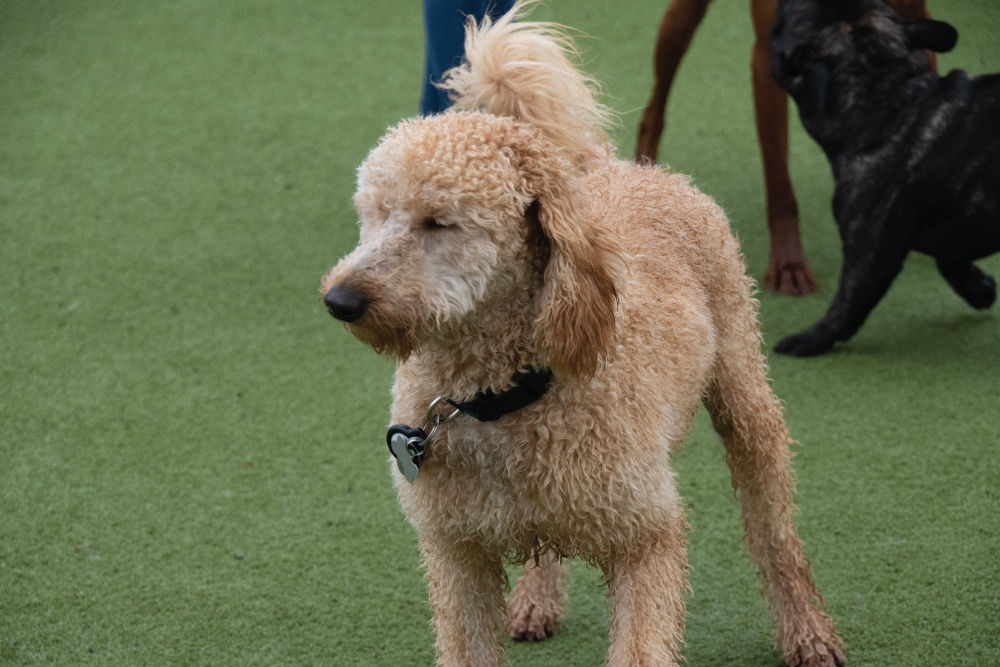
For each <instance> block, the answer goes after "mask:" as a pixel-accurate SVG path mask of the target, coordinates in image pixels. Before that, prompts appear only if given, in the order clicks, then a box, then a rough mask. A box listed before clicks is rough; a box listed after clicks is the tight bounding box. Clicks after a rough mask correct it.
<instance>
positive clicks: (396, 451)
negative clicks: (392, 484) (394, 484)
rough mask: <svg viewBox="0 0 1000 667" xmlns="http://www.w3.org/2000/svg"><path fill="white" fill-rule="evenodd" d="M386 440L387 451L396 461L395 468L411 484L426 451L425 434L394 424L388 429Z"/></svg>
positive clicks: (416, 429) (415, 429)
mask: <svg viewBox="0 0 1000 667" xmlns="http://www.w3.org/2000/svg"><path fill="white" fill-rule="evenodd" d="M386 439H387V440H388V444H389V451H390V452H392V456H393V458H395V459H396V467H397V468H399V472H400V473H402V475H403V477H405V478H406V481H407V482H410V483H411V484H412V483H413V480H415V479H416V478H417V475H418V474H419V473H420V463H421V461H423V459H424V452H425V451H426V449H427V448H426V446H425V442H426V441H427V434H426V433H424V430H423V429H420V428H413V427H410V426H405V425H403V424H396V425H395V426H393V427H392V428H390V429H389V433H388V434H387V438H386Z"/></svg>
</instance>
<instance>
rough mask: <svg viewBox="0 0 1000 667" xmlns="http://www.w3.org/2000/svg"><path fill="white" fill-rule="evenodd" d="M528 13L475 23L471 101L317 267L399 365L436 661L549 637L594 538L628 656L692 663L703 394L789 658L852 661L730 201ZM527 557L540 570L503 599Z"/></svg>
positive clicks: (377, 190)
mask: <svg viewBox="0 0 1000 667" xmlns="http://www.w3.org/2000/svg"><path fill="white" fill-rule="evenodd" d="M519 12H523V5H521V6H520V7H516V8H515V9H514V10H512V12H511V13H510V14H508V15H506V16H504V17H503V18H502V19H500V20H498V21H496V22H495V23H491V22H490V21H489V20H487V21H484V22H483V24H482V25H480V26H478V27H477V26H475V25H473V24H470V26H469V29H468V32H467V43H466V52H467V62H466V63H465V64H463V65H462V66H461V67H459V68H456V69H455V70H452V71H451V73H450V74H449V76H448V77H447V78H446V81H445V82H444V84H443V85H444V86H445V87H446V88H448V89H449V90H450V92H451V95H452V96H453V98H454V99H455V103H456V107H457V110H452V111H449V112H447V113H444V114H441V115H436V116H430V117H425V118H418V119H414V120H408V121H404V122H402V123H401V124H400V125H399V126H397V127H396V128H394V129H392V130H391V131H389V133H388V134H387V135H386V136H385V137H384V138H383V139H382V140H381V142H380V143H379V145H378V146H377V147H376V148H375V149H374V150H372V152H371V153H370V154H369V156H368V158H367V159H366V160H365V162H364V164H362V166H361V168H360V170H359V173H358V187H357V193H356V194H355V197H354V203H355V206H356V208H357V210H358V212H359V214H360V217H361V234H360V241H359V244H358V246H357V247H356V248H355V249H354V250H353V251H352V252H351V253H350V254H348V255H347V256H346V257H344V258H343V259H342V260H341V261H340V262H339V263H338V264H337V265H336V266H335V267H334V268H333V269H331V270H330V272H329V273H328V274H327V275H326V276H325V277H324V279H323V281H322V290H323V293H324V294H325V302H326V305H327V308H328V310H329V311H330V313H331V314H332V315H333V316H334V317H336V318H338V319H340V320H343V321H344V322H346V323H347V326H348V328H349V329H350V331H351V332H352V333H353V334H354V335H355V336H356V337H357V338H359V339H360V340H361V341H363V342H364V343H367V344H368V345H370V346H372V347H373V348H374V349H375V350H377V351H379V352H381V353H385V354H390V355H393V356H394V357H396V358H397V359H398V361H399V363H398V367H397V371H396V380H395V384H394V387H393V406H392V418H393V420H394V421H395V422H398V424H397V425H396V426H393V427H392V428H391V429H390V431H389V435H388V437H387V441H388V444H389V446H390V449H391V450H392V451H393V455H394V456H395V457H396V464H395V466H394V471H393V475H394V480H395V484H396V487H397V489H398V495H399V501H400V504H401V505H402V507H403V510H404V511H405V513H406V516H407V517H408V518H409V520H410V522H411V523H412V524H413V526H414V527H415V528H416V530H417V533H418V536H419V541H420V548H421V553H422V556H423V562H424V565H425V567H426V575H427V580H428V582H429V591H430V601H431V606H432V609H433V619H434V626H435V629H436V633H437V642H436V648H437V654H438V661H439V663H440V664H442V665H463V666H464V665H499V664H501V663H502V661H503V651H504V647H503V641H502V636H501V635H502V630H503V627H504V625H505V623H506V625H507V630H508V632H509V633H510V634H511V635H513V636H514V637H517V638H521V639H542V638H544V637H546V636H548V635H549V634H551V633H552V632H554V631H555V630H556V628H557V625H558V622H559V618H560V616H561V615H562V613H563V610H564V607H565V602H566V599H565V598H566V595H565V590H564V576H563V572H562V563H561V561H562V559H563V558H568V557H574V556H576V557H580V558H583V559H585V560H586V561H587V562H589V563H592V564H594V565H597V566H598V567H600V568H601V570H602V571H603V574H604V577H605V580H606V582H607V585H608V587H609V591H610V594H611V596H612V599H613V610H612V617H611V628H610V637H611V645H610V649H609V651H608V655H607V662H608V664H611V665H673V664H676V663H677V661H678V660H679V659H680V648H679V647H680V644H681V643H682V638H681V636H682V629H683V622H684V592H685V589H686V587H687V583H686V572H687V560H686V551H685V546H686V539H685V530H686V524H685V519H684V509H683V506H682V503H681V499H680V498H679V497H678V493H677V489H676V486H675V484H674V474H673V472H671V469H670V455H671V453H672V452H673V451H674V450H676V449H677V448H678V447H680V446H681V444H682V443H683V441H684V439H685V435H686V433H687V431H688V428H689V425H690V423H691V420H692V418H693V416H694V414H695V412H696V410H697V408H698V405H699V402H704V404H705V405H706V406H707V408H708V410H709V412H710V413H711V417H712V420H713V423H714V425H715V428H716V429H717V430H718V432H719V433H720V434H721V436H722V439H723V442H724V444H725V448H726V459H727V462H728V464H729V466H730V468H731V470H732V480H733V485H734V487H735V489H736V492H737V494H738V496H739V500H740V503H741V507H742V516H743V520H744V524H745V536H746V542H747V545H748V547H749V550H750V553H751V554H752V556H753V557H754V559H756V561H757V563H758V565H759V567H760V573H761V577H762V579H763V582H764V589H765V591H766V595H767V598H768V599H769V601H770V603H771V607H772V609H773V611H774V613H775V615H776V616H777V622H778V631H777V643H778V644H779V645H780V648H781V651H782V655H783V657H784V659H785V661H786V662H787V663H788V664H790V665H834V664H838V663H841V662H843V660H844V653H843V650H842V643H841V640H840V638H839V637H838V636H837V633H836V631H835V630H834V627H833V623H832V621H831V620H830V618H829V617H828V616H827V615H826V614H825V613H824V612H823V611H822V610H821V608H820V605H821V601H820V596H819V593H818V592H817V590H816V587H815V585H814V584H813V581H812V578H811V575H810V572H809V563H808V561H807V560H806V558H805V556H804V555H803V550H802V542H801V540H800V539H799V537H798V534H797V533H796V530H795V527H794V526H793V525H792V514H793V511H794V506H793V502H792V487H793V481H792V470H791V465H790V458H791V455H790V453H789V448H788V443H789V435H788V431H787V428H786V426H785V422H784V419H783V418H782V412H781V406H780V404H779V402H778V400H777V399H776V398H775V396H774V394H773V393H772V391H771V389H770V387H769V385H768V380H767V377H766V374H765V373H766V369H765V360H764V358H763V357H762V354H761V336H760V333H759V327H758V323H757V303H756V301H755V300H754V299H753V297H752V296H751V290H752V283H751V281H750V279H749V278H748V277H747V275H746V271H745V268H744V266H743V262H742V258H741V256H740V250H739V247H738V245H737V242H736V240H735V239H734V238H733V236H732V234H731V233H730V230H729V227H728V223H727V221H726V218H725V216H724V214H723V212H722V211H721V210H720V209H719V207H718V206H717V205H716V204H715V203H714V202H713V201H712V200H711V199H710V198H709V197H707V196H706V195H704V194H702V193H701V192H699V191H697V190H696V189H695V188H694V187H692V186H691V184H690V183H689V180H688V178H687V177H685V176H682V175H679V174H673V173H669V172H667V171H665V170H663V169H661V168H659V167H656V166H638V165H635V164H633V163H631V162H626V161H622V160H618V159H616V158H615V157H614V148H613V146H612V145H611V143H610V141H609V139H608V137H607V135H606V133H605V130H604V127H605V126H606V121H607V119H608V116H609V113H608V112H607V110H606V109H605V108H604V107H602V106H601V105H600V104H598V103H597V102H596V101H595V97H594V93H593V87H594V84H593V82H592V81H591V80H590V79H589V78H588V77H586V76H585V75H583V74H581V73H580V71H579V70H578V69H577V68H576V67H575V65H574V63H575V62H576V54H575V52H574V51H573V47H572V44H571V42H570V40H569V39H568V38H567V37H566V36H565V33H563V32H561V31H560V29H559V28H558V27H555V26H552V25H549V24H541V23H532V22H514V19H515V18H516V17H517V14H518V13H519ZM446 403H447V404H446ZM449 404H450V405H449ZM443 408H444V409H443ZM510 560H513V561H515V562H518V563H521V564H524V571H523V574H522V575H521V577H520V579H519V580H518V582H517V584H516V585H515V587H514V589H513V591H512V592H511V595H510V600H509V602H508V604H507V606H506V610H507V612H506V618H505V613H504V609H505V605H504V592H505V588H506V587H507V578H506V574H505V569H504V563H505V562H507V561H510Z"/></svg>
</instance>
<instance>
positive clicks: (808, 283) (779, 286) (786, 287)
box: [764, 255, 819, 296]
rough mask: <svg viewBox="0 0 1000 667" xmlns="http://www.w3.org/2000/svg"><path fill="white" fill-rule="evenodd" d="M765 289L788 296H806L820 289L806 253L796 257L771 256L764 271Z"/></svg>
mask: <svg viewBox="0 0 1000 667" xmlns="http://www.w3.org/2000/svg"><path fill="white" fill-rule="evenodd" d="M764 289H767V290H771V291H772V292H777V293H778V294H785V295H787V296H806V295H808V294H813V293H814V292H816V290H818V289H819V285H818V284H817V282H816V276H815V275H813V272H812V269H811V268H810V267H809V264H808V263H807V262H806V258H805V255H801V256H800V257H798V258H795V259H782V258H775V257H773V256H772V257H771V260H770V263H769V264H768V266H767V271H766V272H765V273H764Z"/></svg>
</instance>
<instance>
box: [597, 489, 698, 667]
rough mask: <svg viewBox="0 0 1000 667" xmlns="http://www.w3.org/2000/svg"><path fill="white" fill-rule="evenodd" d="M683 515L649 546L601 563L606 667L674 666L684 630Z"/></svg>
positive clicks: (625, 549) (684, 545) (623, 553)
mask: <svg viewBox="0 0 1000 667" xmlns="http://www.w3.org/2000/svg"><path fill="white" fill-rule="evenodd" d="M684 527H685V523H684V518H683V513H682V511H681V510H680V508H678V510H677V516H676V517H675V519H674V520H673V521H672V522H671V524H670V525H669V526H665V527H664V530H662V531H661V532H660V533H659V534H657V535H655V536H653V537H652V538H651V541H650V542H649V543H648V544H643V545H641V546H632V547H627V548H624V549H623V552H622V553H620V554H617V555H616V556H615V557H614V558H612V559H610V560H608V561H606V562H604V563H602V567H603V569H604V574H605V577H606V578H607V581H608V586H609V588H610V592H611V595H612V596H613V597H614V607H613V608H612V612H611V632H610V635H611V646H610V648H609V649H608V660H607V664H608V665H609V666H610V667H626V666H629V667H632V666H642V667H646V666H649V665H657V666H659V665H676V664H678V660H679V659H680V643H681V636H682V634H683V630H684V596H683V594H684V590H685V589H686V588H687V549H686V537H685V534H684Z"/></svg>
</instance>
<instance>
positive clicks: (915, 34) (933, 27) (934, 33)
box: [903, 19, 958, 53]
mask: <svg viewBox="0 0 1000 667" xmlns="http://www.w3.org/2000/svg"><path fill="white" fill-rule="evenodd" d="M903 31H904V32H905V33H906V38H907V39H908V40H910V44H911V45H913V46H914V47H915V48H918V49H926V50H927V51H936V52H937V53H946V52H948V51H951V50H952V49H953V48H955V44H956V43H957V42H958V31H957V30H955V28H954V27H952V26H951V25H950V24H948V23H945V22H944V21H934V20H932V19H919V20H917V21H904V22H903Z"/></svg>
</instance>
